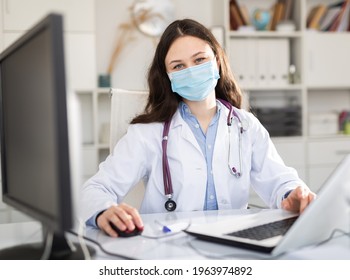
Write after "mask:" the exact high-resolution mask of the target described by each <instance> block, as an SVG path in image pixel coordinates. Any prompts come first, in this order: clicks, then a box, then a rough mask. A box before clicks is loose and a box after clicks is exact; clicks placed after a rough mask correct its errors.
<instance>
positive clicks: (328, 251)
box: [85, 209, 350, 260]
mask: <svg viewBox="0 0 350 280" xmlns="http://www.w3.org/2000/svg"><path fill="white" fill-rule="evenodd" d="M257 211H261V210H257V209H250V210H219V211H198V212H185V213H181V212H180V213H179V212H171V213H162V214H146V215H142V218H143V221H144V224H145V230H144V232H143V234H142V236H136V237H131V238H111V237H108V236H106V235H105V234H104V233H103V232H101V231H99V230H96V229H91V228H89V229H87V230H86V233H85V235H86V237H88V238H90V239H92V240H95V241H97V242H98V243H99V244H100V245H101V246H102V248H103V251H105V252H103V251H102V250H99V251H98V254H97V255H96V258H98V259H111V258H114V257H116V258H127V259H144V260H151V259H196V260H198V259H270V258H271V256H270V255H269V254H264V253H257V252H254V251H250V250H245V249H239V248H235V247H232V246H228V245H222V244H217V243H213V242H207V241H202V240H198V239H196V238H194V237H192V236H189V235H187V234H185V233H183V232H182V230H183V229H185V228H186V227H188V226H189V225H190V224H191V223H192V224H194V223H213V222H217V221H220V220H224V219H230V217H233V216H237V215H248V214H251V213H254V212H257ZM156 221H158V222H159V223H161V224H163V225H166V226H169V227H170V228H172V229H173V231H174V234H172V233H170V234H169V233H163V232H162V230H161V226H160V225H159V223H157V222H156ZM175 233H176V234H175ZM106 252H108V253H110V254H107V253H106ZM279 259H350V238H349V237H347V236H342V237H339V236H338V237H336V238H333V239H332V240H331V241H329V242H327V243H325V244H322V245H321V246H317V247H315V246H310V247H306V248H303V249H302V250H297V251H294V252H289V253H288V254H285V255H283V256H281V257H280V258H279Z"/></svg>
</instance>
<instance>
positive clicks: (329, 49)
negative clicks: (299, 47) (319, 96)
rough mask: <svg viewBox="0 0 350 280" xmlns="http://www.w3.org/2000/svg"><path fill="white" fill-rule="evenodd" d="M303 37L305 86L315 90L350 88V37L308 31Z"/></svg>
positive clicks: (343, 34) (342, 34) (340, 34)
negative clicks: (320, 88) (322, 88)
mask: <svg viewBox="0 0 350 280" xmlns="http://www.w3.org/2000/svg"><path fill="white" fill-rule="evenodd" d="M304 37H305V57H306V60H305V62H306V67H305V70H306V73H305V76H306V85H307V86H308V87H317V88H319V87H334V88H340V87H350V79H349V63H350V53H349V50H350V35H349V34H348V33H329V32H327V33H325V32H322V33H321V32H312V31H310V32H306V34H305V36H304ZM320 46H322V47H320Z"/></svg>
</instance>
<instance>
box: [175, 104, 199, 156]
mask: <svg viewBox="0 0 350 280" xmlns="http://www.w3.org/2000/svg"><path fill="white" fill-rule="evenodd" d="M176 127H179V128H180V129H181V132H180V135H181V137H182V138H183V139H185V140H186V141H188V142H189V143H190V144H192V145H193V146H194V147H195V148H196V149H197V150H198V151H199V152H200V153H201V154H202V155H203V153H202V150H201V148H200V147H199V144H198V142H197V139H196V137H195V136H194V135H193V133H192V131H191V128H190V127H189V126H188V124H187V123H186V122H185V121H184V119H183V118H182V117H181V115H180V112H179V110H177V111H176V113H175V115H174V116H173V119H172V124H171V128H176Z"/></svg>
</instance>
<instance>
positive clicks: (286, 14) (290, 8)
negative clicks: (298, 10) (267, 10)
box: [283, 0, 294, 20]
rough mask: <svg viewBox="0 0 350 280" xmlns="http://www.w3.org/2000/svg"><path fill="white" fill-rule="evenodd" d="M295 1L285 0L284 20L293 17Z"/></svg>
mask: <svg viewBox="0 0 350 280" xmlns="http://www.w3.org/2000/svg"><path fill="white" fill-rule="evenodd" d="M293 1H294V0H285V12H284V17H283V20H290V19H292V12H293Z"/></svg>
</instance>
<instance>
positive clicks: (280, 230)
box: [227, 217, 298, 240]
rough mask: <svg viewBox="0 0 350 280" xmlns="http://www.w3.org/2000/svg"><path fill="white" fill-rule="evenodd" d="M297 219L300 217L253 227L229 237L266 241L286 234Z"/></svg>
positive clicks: (235, 232) (231, 234)
mask: <svg viewBox="0 0 350 280" xmlns="http://www.w3.org/2000/svg"><path fill="white" fill-rule="evenodd" d="M297 218H298V217H292V218H287V219H284V220H280V221H277V222H272V223H268V224H264V225H260V226H256V227H251V228H247V229H244V230H240V231H234V232H231V233H228V234H227V235H230V236H236V237H242V238H248V239H254V240H264V239H267V238H271V237H274V236H278V235H283V234H285V233H286V232H287V231H288V229H289V228H290V227H291V226H292V225H293V223H294V222H295V220H296V219H297Z"/></svg>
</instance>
